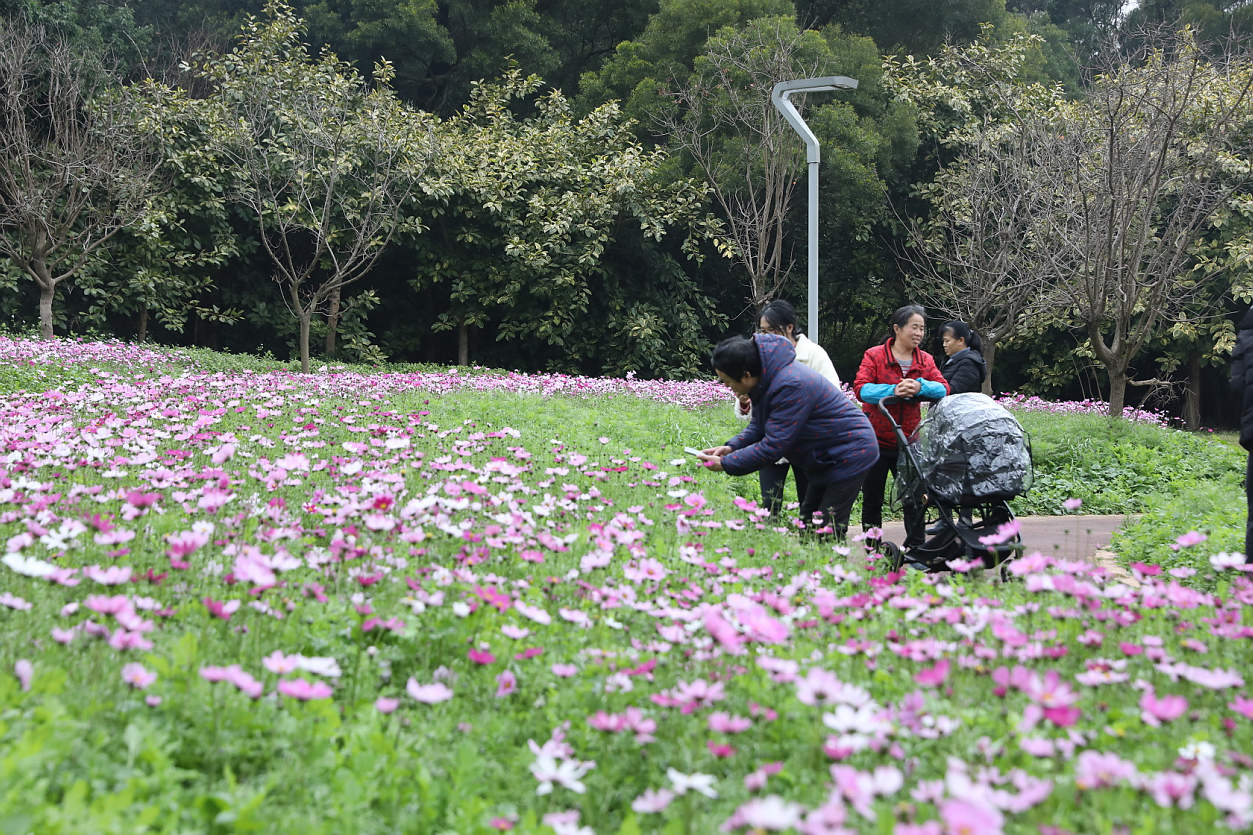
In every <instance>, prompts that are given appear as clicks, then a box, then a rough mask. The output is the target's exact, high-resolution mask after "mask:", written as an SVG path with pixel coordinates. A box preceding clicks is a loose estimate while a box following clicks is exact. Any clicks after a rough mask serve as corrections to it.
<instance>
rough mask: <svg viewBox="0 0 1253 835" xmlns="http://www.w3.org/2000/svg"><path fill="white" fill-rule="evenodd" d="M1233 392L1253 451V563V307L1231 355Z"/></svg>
mask: <svg viewBox="0 0 1253 835" xmlns="http://www.w3.org/2000/svg"><path fill="white" fill-rule="evenodd" d="M1231 392H1232V394H1234V395H1235V396H1236V397H1239V398H1240V399H1241V409H1240V446H1242V447H1244V448H1245V449H1247V450H1249V460H1248V463H1247V464H1246V465H1245V470H1244V494H1245V498H1246V501H1247V502H1248V508H1249V509H1248V515H1247V516H1246V517H1245V526H1244V561H1245V562H1248V563H1253V307H1250V308H1249V312H1248V313H1246V314H1244V320H1243V321H1242V322H1241V323H1240V334H1239V335H1238V336H1237V337H1236V347H1235V350H1234V351H1232V352H1231Z"/></svg>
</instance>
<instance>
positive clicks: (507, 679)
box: [496, 670, 518, 699]
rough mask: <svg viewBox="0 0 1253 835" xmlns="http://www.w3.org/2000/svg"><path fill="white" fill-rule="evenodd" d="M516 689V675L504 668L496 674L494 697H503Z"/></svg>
mask: <svg viewBox="0 0 1253 835" xmlns="http://www.w3.org/2000/svg"><path fill="white" fill-rule="evenodd" d="M517 689H518V677H517V676H515V675H514V674H513V673H511V672H510V671H509V670H505V671H504V672H502V673H501V674H500V675H498V676H496V698H498V699H503V698H504V697H505V696H510V695H512V694H513V692H514V691H515V690H517Z"/></svg>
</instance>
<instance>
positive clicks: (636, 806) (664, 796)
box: [631, 789, 674, 815]
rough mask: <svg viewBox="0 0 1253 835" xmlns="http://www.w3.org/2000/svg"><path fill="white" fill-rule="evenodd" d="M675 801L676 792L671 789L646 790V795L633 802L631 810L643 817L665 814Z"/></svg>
mask: <svg viewBox="0 0 1253 835" xmlns="http://www.w3.org/2000/svg"><path fill="white" fill-rule="evenodd" d="M673 800H674V792H672V791H670V790H669V789H656V790H653V789H645V790H644V793H643V794H641V795H640V796H639V797H637V798H635V799H634V800H632V801H631V809H632V811H634V812H637V813H638V814H641V815H647V814H652V813H654V812H664V811H665V810H666V807H668V806H669V805H670V803H671V802H672V801H673Z"/></svg>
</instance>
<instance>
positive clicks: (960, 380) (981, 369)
mask: <svg viewBox="0 0 1253 835" xmlns="http://www.w3.org/2000/svg"><path fill="white" fill-rule="evenodd" d="M940 341H941V343H943V345H944V353H945V354H947V355H948V359H947V360H946V361H945V363H944V365H942V366H940V373H941V374H943V375H944V379H945V380H948V388H949V393H950V394H964V393H966V392H972V391H973V392H979V391H983V381H984V380H985V379H987V376H988V366H987V363H985V362H984V361H983V354H981V353H979V352H980V351H981V350H982V349H983V340H982V339H981V338H980V337H979V334H977V333H975V332H974V331H973V330H971V329H970V326H969V325H967V324H966V323H965V322H948V323H946V324H945V325H944V327H942V328H940Z"/></svg>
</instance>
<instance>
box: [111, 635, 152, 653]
mask: <svg viewBox="0 0 1253 835" xmlns="http://www.w3.org/2000/svg"><path fill="white" fill-rule="evenodd" d="M109 646H111V647H113V648H114V649H115V650H117V651H118V652H123V651H125V650H128V649H142V650H145V651H146V650H150V649H152V641H149V640H148V639H147V638H145V637H144V635H143V633H142V632H128V631H127V630H125V629H117V630H114V632H113V634H112V635H110V636H109Z"/></svg>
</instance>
